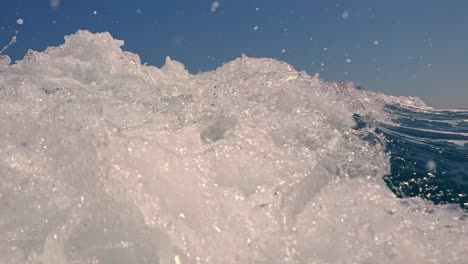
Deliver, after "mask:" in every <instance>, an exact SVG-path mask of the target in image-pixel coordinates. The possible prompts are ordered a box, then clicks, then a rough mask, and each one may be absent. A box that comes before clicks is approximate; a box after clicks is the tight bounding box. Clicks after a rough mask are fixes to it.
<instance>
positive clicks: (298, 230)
mask: <svg viewBox="0 0 468 264" xmlns="http://www.w3.org/2000/svg"><path fill="white" fill-rule="evenodd" d="M123 43H124V42H123V41H121V40H116V39H114V38H113V37H112V36H111V35H110V34H109V33H97V34H93V33H91V32H88V31H85V30H80V31H78V32H77V33H76V34H73V35H70V36H66V37H65V43H64V44H63V45H61V46H59V47H49V48H48V49H47V50H45V51H42V52H36V51H30V52H28V54H26V56H25V58H24V59H23V60H20V61H16V62H14V63H12V62H11V60H10V58H9V57H8V56H6V55H1V54H0V234H2V235H1V237H0V263H52V264H54V263H57V264H59V263H60V264H63V263H175V264H180V263H468V255H467V254H466V249H467V248H468V213H467V211H466V209H467V207H468V197H467V193H468V144H467V143H468V111H463V110H435V109H432V108H431V107H429V106H427V105H425V104H424V102H422V101H421V100H419V99H418V98H414V97H394V96H387V95H384V94H380V93H375V92H370V91H365V90H361V89H358V87H356V85H354V84H353V83H334V82H325V81H323V80H321V79H320V77H319V76H318V75H316V76H310V75H309V74H307V73H305V72H298V71H296V70H295V69H294V68H293V67H292V66H290V65H288V64H287V63H284V62H280V61H277V60H273V59H266V58H261V59H258V58H249V57H246V56H244V57H242V58H238V59H236V60H234V61H232V62H229V63H226V64H225V65H223V66H222V67H220V68H218V69H216V70H214V71H210V72H204V73H199V74H191V73H189V72H188V71H187V70H186V69H185V67H184V65H183V64H182V63H180V62H177V61H174V60H171V59H170V58H169V57H168V58H167V59H166V63H165V65H164V66H163V67H161V68H157V67H153V66H149V65H146V64H145V65H142V64H141V61H140V59H139V57H138V55H136V54H133V53H131V52H127V51H123V50H122V49H121V46H122V45H123Z"/></svg>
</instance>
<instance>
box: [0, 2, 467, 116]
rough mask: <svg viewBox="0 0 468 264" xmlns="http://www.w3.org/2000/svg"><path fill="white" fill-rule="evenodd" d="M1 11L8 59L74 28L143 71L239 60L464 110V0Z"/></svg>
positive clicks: (16, 6) (39, 5)
mask: <svg viewBox="0 0 468 264" xmlns="http://www.w3.org/2000/svg"><path fill="white" fill-rule="evenodd" d="M2 2H3V3H2V4H1V8H0V46H1V47H3V46H4V45H6V44H7V43H8V42H9V41H10V39H11V37H12V36H13V35H14V34H15V31H18V36H17V38H18V41H17V43H15V44H14V45H13V46H11V47H10V48H9V49H8V50H7V51H6V52H5V54H8V55H10V56H11V57H12V58H13V59H20V58H22V57H23V56H24V54H25V53H26V51H27V50H28V49H33V50H44V49H45V48H46V47H47V46H50V45H59V44H61V43H63V36H64V35H68V34H71V33H74V32H76V31H77V30H78V29H88V30H90V31H92V32H102V31H109V32H110V33H111V34H112V35H113V36H114V37H115V38H118V39H122V40H124V41H125V46H124V49H125V50H128V51H132V52H134V53H137V54H139V55H140V57H141V59H142V61H143V62H147V63H149V64H151V65H156V66H161V65H162V64H163V62H164V59H165V57H166V56H171V58H173V59H176V60H179V61H180V62H182V63H184V64H185V65H186V67H187V68H188V69H189V70H190V72H192V73H197V72H200V71H206V70H212V69H215V68H217V67H219V66H221V65H222V64H223V63H225V62H228V61H231V60H233V59H235V58H237V57H239V56H241V54H243V53H245V54H247V55H248V56H251V57H270V58H276V59H279V60H283V61H286V62H288V63H290V64H292V65H293V66H294V67H295V68H296V69H298V70H305V71H307V72H309V73H310V74H314V73H316V72H319V73H320V75H321V77H322V78H323V79H325V80H330V81H354V82H356V83H359V84H360V85H361V86H362V87H363V88H365V89H369V90H373V91H379V92H383V93H386V94H390V95H404V96H408V95H410V96H418V97H420V98H421V99H423V100H424V101H425V102H427V103H428V104H429V105H431V106H434V107H437V108H468V84H467V80H468V1H462V0H452V1H436V0H413V1H409V0H392V1H383V0H382V1H379V0H353V1H351V0H349V1H333V0H318V1H313V0H308V1H306V0H302V1H299V0H283V1H279V0H229V1H227V0H225V1H223V0H218V2H219V7H218V8H217V9H216V10H215V12H212V10H211V7H212V4H213V2H214V1H205V0H166V1H158V0H132V1H124V0H79V1H76V0H61V1H58V0H5V1H2ZM54 2H55V3H54ZM51 3H52V4H56V5H55V6H56V7H52V6H51ZM18 18H22V19H23V20H24V24H23V25H18V24H17V19H18ZM1 47H0V48H1Z"/></svg>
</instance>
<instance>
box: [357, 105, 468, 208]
mask: <svg viewBox="0 0 468 264" xmlns="http://www.w3.org/2000/svg"><path fill="white" fill-rule="evenodd" d="M386 110H387V111H388V112H389V113H390V114H392V116H394V118H395V120H394V121H395V122H396V123H397V124H398V126H395V125H388V124H383V123H380V124H379V125H378V126H377V129H376V132H378V133H382V134H383V135H384V136H385V137H386V138H387V139H388V143H387V150H388V152H389V153H390V155H391V159H390V160H391V174H390V175H387V176H385V177H384V179H385V181H386V183H387V185H388V187H389V188H390V189H391V190H392V191H393V192H394V193H395V194H397V196H398V197H421V198H424V199H428V200H430V201H433V202H434V203H435V204H445V203H449V204H458V205H460V206H461V207H462V208H464V209H467V208H468V111H461V110H456V111H453V110H442V111H440V110H439V111H430V110H424V111H422V110H419V109H411V108H403V107H400V106H395V105H388V106H387V108H386ZM356 120H358V123H359V127H363V126H365V121H364V120H363V119H362V118H360V117H356Z"/></svg>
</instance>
